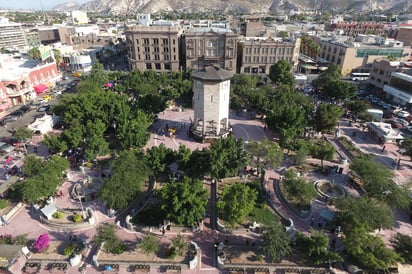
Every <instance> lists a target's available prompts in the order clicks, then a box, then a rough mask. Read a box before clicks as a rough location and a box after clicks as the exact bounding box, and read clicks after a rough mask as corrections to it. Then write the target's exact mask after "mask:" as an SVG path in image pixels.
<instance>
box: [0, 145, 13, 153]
mask: <svg viewBox="0 0 412 274" xmlns="http://www.w3.org/2000/svg"><path fill="white" fill-rule="evenodd" d="M13 150H14V147H13V146H11V145H9V144H6V143H4V142H0V151H2V152H5V153H9V152H12V151H13Z"/></svg>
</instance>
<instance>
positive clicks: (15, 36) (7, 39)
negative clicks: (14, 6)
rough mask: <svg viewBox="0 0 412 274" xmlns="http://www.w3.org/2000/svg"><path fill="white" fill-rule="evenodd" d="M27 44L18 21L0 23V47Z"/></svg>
mask: <svg viewBox="0 0 412 274" xmlns="http://www.w3.org/2000/svg"><path fill="white" fill-rule="evenodd" d="M26 46H27V41H26V37H25V32H24V29H23V28H22V25H21V24H19V23H8V22H7V20H2V23H0V48H15V49H18V48H24V47H26Z"/></svg>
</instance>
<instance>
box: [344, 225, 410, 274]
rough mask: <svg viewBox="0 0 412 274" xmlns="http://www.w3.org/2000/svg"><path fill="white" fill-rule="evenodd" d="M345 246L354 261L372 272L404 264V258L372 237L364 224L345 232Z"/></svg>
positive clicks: (379, 239)
mask: <svg viewBox="0 0 412 274" xmlns="http://www.w3.org/2000/svg"><path fill="white" fill-rule="evenodd" d="M343 244H344V246H345V249H346V251H347V253H348V255H349V256H350V258H351V259H352V260H354V261H356V262H358V263H359V264H361V265H362V266H363V267H366V268H368V269H371V270H385V269H388V268H390V267H393V266H395V265H396V264H397V263H398V262H402V258H401V257H400V256H399V255H398V254H397V253H395V252H394V251H393V250H390V249H388V248H387V247H386V245H385V243H384V242H383V241H382V239H381V238H379V237H377V236H373V235H371V234H370V233H369V231H368V228H367V227H366V225H364V224H360V223H358V224H354V225H353V226H352V228H351V229H349V230H347V231H345V238H344V240H343Z"/></svg>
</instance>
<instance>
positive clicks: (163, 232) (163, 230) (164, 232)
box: [162, 227, 166, 237]
mask: <svg viewBox="0 0 412 274" xmlns="http://www.w3.org/2000/svg"><path fill="white" fill-rule="evenodd" d="M165 234H166V230H165V228H164V227H163V229H162V237H164V236H165Z"/></svg>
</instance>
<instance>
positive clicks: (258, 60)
mask: <svg viewBox="0 0 412 274" xmlns="http://www.w3.org/2000/svg"><path fill="white" fill-rule="evenodd" d="M300 42H301V40H300V38H297V39H296V40H290V41H286V40H284V39H282V38H272V37H247V38H243V39H242V40H241V41H240V42H239V51H238V54H239V57H240V58H239V60H240V64H238V66H239V70H238V73H256V74H260V73H262V74H265V73H266V74H269V70H270V67H271V66H272V65H273V64H275V63H276V62H278V61H279V60H283V59H284V60H286V61H288V62H289V63H291V64H292V66H293V67H294V69H296V66H297V65H298V58H299V49H300Z"/></svg>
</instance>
